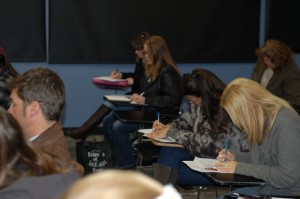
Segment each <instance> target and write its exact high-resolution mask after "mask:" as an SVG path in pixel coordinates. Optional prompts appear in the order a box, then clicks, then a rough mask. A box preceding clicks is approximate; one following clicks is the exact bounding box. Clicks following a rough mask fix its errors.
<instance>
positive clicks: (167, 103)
mask: <svg viewBox="0 0 300 199" xmlns="http://www.w3.org/2000/svg"><path fill="white" fill-rule="evenodd" d="M141 88H142V90H141V92H145V97H146V99H145V104H147V105H148V106H147V108H146V110H147V111H151V112H158V111H159V112H161V113H167V114H178V112H179V108H180V104H181V100H182V90H181V76H180V74H179V73H177V71H175V69H174V68H173V67H172V66H170V65H164V66H163V67H162V68H161V69H160V71H159V74H158V76H157V78H156V79H155V80H154V81H153V82H150V83H148V79H147V78H146V76H145V75H144V76H143V78H142V80H141Z"/></svg>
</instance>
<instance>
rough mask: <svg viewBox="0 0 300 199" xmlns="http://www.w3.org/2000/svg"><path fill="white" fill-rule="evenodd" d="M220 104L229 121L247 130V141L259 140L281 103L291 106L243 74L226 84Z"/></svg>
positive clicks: (260, 140)
mask: <svg viewBox="0 0 300 199" xmlns="http://www.w3.org/2000/svg"><path fill="white" fill-rule="evenodd" d="M221 106H222V107H223V108H224V109H225V110H226V111H227V113H228V114H229V115H230V117H231V119H232V122H233V123H234V124H235V125H236V126H237V127H238V128H240V129H241V130H242V131H244V132H245V133H246V134H247V136H248V142H249V144H253V143H254V142H257V143H258V144H261V143H262V140H263V137H264V133H265V132H268V131H269V130H270V129H271V128H272V126H273V123H274V120H275V118H276V115H277V113H278V111H279V109H280V108H281V107H282V106H285V107H288V108H291V106H290V105H289V103H288V102H287V101H285V100H283V99H281V98H279V97H276V96H275V95H273V94H272V93H270V92H269V91H268V90H266V89H265V88H263V87H262V86H261V85H260V84H258V83H257V82H255V81H253V80H249V79H246V78H237V79H235V80H233V81H232V82H230V83H229V84H228V86H227V87H226V88H225V90H224V92H223V94H222V97H221Z"/></svg>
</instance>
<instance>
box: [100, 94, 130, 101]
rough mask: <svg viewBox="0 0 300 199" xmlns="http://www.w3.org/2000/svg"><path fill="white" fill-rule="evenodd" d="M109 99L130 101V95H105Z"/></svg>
mask: <svg viewBox="0 0 300 199" xmlns="http://www.w3.org/2000/svg"><path fill="white" fill-rule="evenodd" d="M104 97H105V98H106V99H107V100H108V101H116V102H130V95H104Z"/></svg>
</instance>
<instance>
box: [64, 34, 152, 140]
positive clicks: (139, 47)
mask: <svg viewBox="0 0 300 199" xmlns="http://www.w3.org/2000/svg"><path fill="white" fill-rule="evenodd" d="M149 36H150V33H148V32H141V33H139V34H137V35H135V36H134V37H133V39H132V40H131V45H132V47H133V48H134V49H135V55H136V66H135V69H134V72H133V73H121V72H118V71H113V72H112V73H111V77H112V78H116V79H121V78H122V79H126V80H127V81H128V84H129V85H131V92H130V94H132V93H136V92H140V81H141V78H142V76H143V75H144V73H145V68H144V63H143V56H144V53H143V46H144V42H145V40H146V39H147V38H148V37H149ZM114 108H115V107H114V106H113V105H112V104H111V103H110V102H108V101H104V103H103V104H101V106H100V107H99V108H98V109H97V110H96V112H95V113H94V114H93V115H92V116H91V117H90V118H89V119H88V120H87V121H86V122H84V123H83V124H82V125H81V127H79V128H76V129H74V130H73V131H71V132H69V134H67V135H69V136H70V137H72V138H74V139H83V140H84V139H86V137H87V136H88V135H89V133H90V132H91V130H93V129H94V128H96V127H97V125H98V124H100V123H101V122H102V120H103V118H104V117H105V116H106V115H107V114H109V113H110V112H111V111H112V110H113V109H114Z"/></svg>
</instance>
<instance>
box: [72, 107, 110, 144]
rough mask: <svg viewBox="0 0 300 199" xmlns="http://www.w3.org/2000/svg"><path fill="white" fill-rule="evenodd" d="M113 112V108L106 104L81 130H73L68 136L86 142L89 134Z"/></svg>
mask: <svg viewBox="0 0 300 199" xmlns="http://www.w3.org/2000/svg"><path fill="white" fill-rule="evenodd" d="M111 110H112V109H111V108H109V107H108V106H106V105H105V104H102V105H101V106H100V107H99V108H98V109H97V110H96V112H94V113H93V114H92V115H91V116H90V117H89V119H88V120H87V121H85V122H84V123H83V124H82V125H81V126H80V127H79V128H76V129H74V130H72V131H71V132H70V133H69V134H67V135H68V136H70V137H72V138H74V139H82V140H85V139H86V138H87V136H88V135H89V133H90V132H91V131H92V130H93V129H94V128H96V127H97V126H98V125H99V124H100V123H101V122H102V119H103V118H104V117H105V116H106V115H107V114H109V113H110V112H111Z"/></svg>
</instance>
